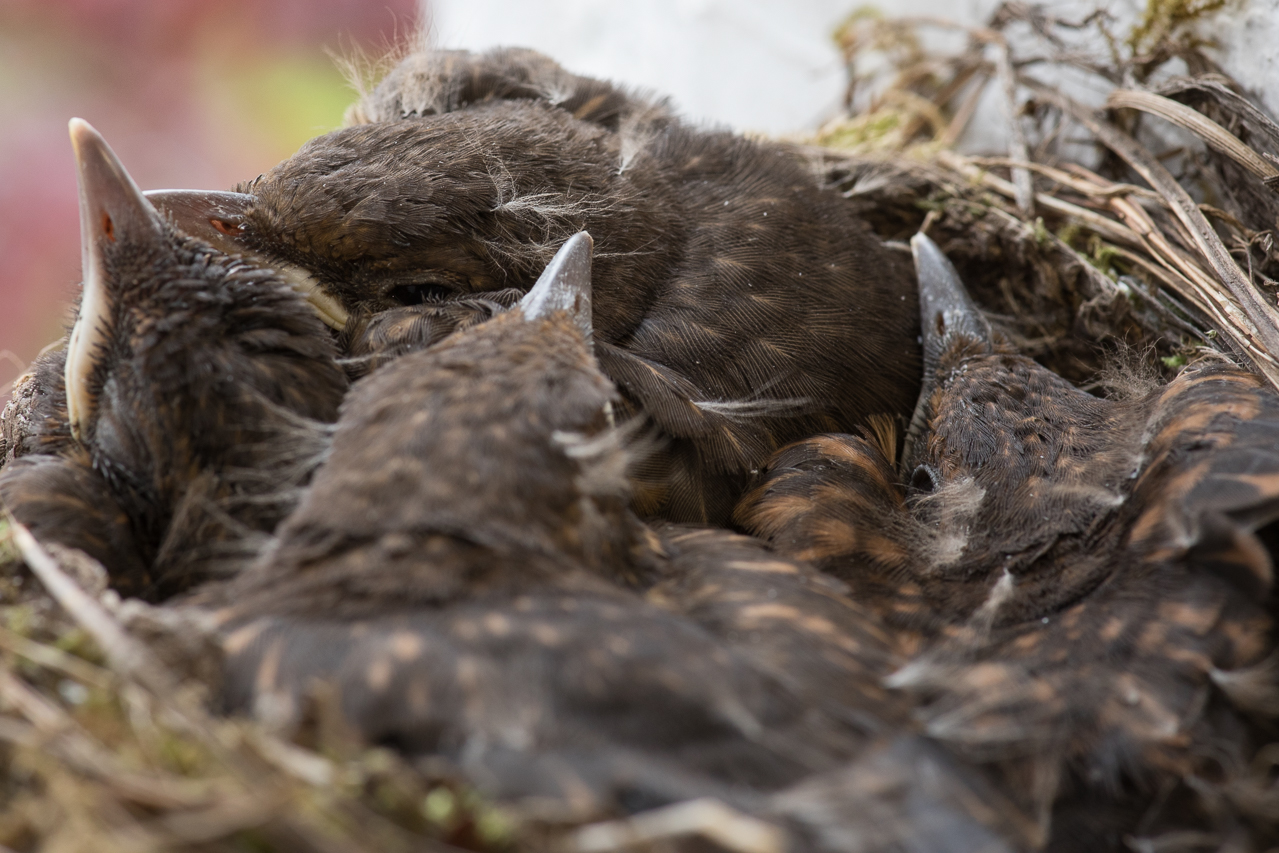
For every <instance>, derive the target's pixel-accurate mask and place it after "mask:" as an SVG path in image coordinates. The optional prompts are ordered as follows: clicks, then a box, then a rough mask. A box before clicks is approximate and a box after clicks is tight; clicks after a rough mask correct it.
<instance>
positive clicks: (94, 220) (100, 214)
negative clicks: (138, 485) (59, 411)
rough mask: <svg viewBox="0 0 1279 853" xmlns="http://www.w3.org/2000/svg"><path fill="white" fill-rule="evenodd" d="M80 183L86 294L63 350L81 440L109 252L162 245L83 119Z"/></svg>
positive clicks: (150, 212) (102, 323) (152, 214)
mask: <svg viewBox="0 0 1279 853" xmlns="http://www.w3.org/2000/svg"><path fill="white" fill-rule="evenodd" d="M69 129H70V131H71V147H72V148H73V149H74V150H75V159H76V174H77V177H78V179H79V184H80V262H81V266H82V268H83V271H82V274H83V277H84V285H83V286H84V293H83V294H82V296H81V298H80V313H79V316H78V317H77V318H76V323H75V326H74V327H73V328H72V330H71V340H70V342H69V343H68V345H67V366H66V385H67V417H68V420H69V421H70V427H71V434H72V435H73V436H75V437H76V438H77V439H79V438H80V436H81V434H82V431H83V427H84V426H85V424H86V423H87V421H88V419H89V416H90V415H91V414H92V412H93V409H94V408H95V406H96V403H97V400H96V396H95V395H94V394H93V393H92V391H91V389H90V388H89V380H90V377H91V375H92V373H93V367H94V364H95V363H96V360H97V359H98V358H99V357H100V355H101V353H102V352H103V351H104V349H105V347H106V341H107V338H108V337H109V335H110V334H111V322H112V321H111V317H112V309H113V305H112V296H111V294H110V292H109V291H108V288H107V263H106V258H107V254H108V252H110V251H112V250H113V247H126V246H127V247H130V250H134V251H136V250H137V249H145V248H146V247H147V246H149V245H155V244H156V243H157V242H160V241H163V240H164V236H165V229H164V223H163V221H162V220H161V219H160V216H159V214H158V213H156V211H155V208H153V207H152V206H151V204H150V203H149V202H148V201H147V200H146V198H145V197H144V196H143V195H142V192H141V191H140V190H139V189H138V187H137V185H136V184H134V183H133V179H132V178H130V177H129V173H128V172H126V171H125V170H124V166H122V165H120V161H119V159H118V158H117V157H116V156H115V153H114V152H113V151H112V150H111V147H110V146H109V145H107V143H106V140H104V139H103V138H102V135H101V134H99V133H98V132H97V131H96V130H94V129H93V128H92V127H91V126H90V125H89V123H88V122H86V121H84V120H83V119H78V118H73V119H71V123H70V127H69Z"/></svg>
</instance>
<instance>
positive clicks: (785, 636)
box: [203, 235, 1030, 851]
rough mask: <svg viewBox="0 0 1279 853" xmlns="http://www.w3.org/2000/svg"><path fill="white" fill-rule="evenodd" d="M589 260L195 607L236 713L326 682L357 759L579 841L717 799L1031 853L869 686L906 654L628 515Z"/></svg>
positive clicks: (338, 452) (544, 293) (425, 395)
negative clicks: (674, 807) (382, 759)
mask: <svg viewBox="0 0 1279 853" xmlns="http://www.w3.org/2000/svg"><path fill="white" fill-rule="evenodd" d="M588 249H589V241H588V238H586V237H585V235H581V236H579V237H575V238H573V240H570V241H569V243H568V244H567V245H566V246H565V248H564V249H563V250H562V251H561V253H560V254H559V255H558V256H557V260H556V262H554V263H553V264H552V266H551V267H550V268H549V269H548V270H547V272H546V273H545V274H544V276H543V277H542V279H541V280H540V283H539V284H538V285H537V286H536V287H535V288H534V289H533V290H531V291H530V292H529V294H528V295H527V296H526V297H525V298H524V299H523V300H522V301H521V303H520V305H519V306H517V307H516V308H514V309H512V310H511V311H509V312H506V313H504V314H502V315H500V316H498V317H496V318H494V319H493V320H490V321H488V322H487V323H484V324H482V325H479V326H476V327H474V328H471V329H469V330H466V331H464V332H460V333H458V334H457V335H455V336H453V337H450V338H449V339H448V340H445V341H443V342H442V343H440V344H438V345H436V346H435V347H433V348H431V349H429V350H426V351H422V352H416V353H411V354H408V355H405V356H403V357H401V358H399V359H398V360H396V361H395V362H394V363H392V364H390V365H388V366H386V367H385V368H383V369H381V370H380V371H378V372H377V373H376V374H374V375H373V376H371V377H369V378H368V379H367V380H365V381H364V382H362V383H360V384H359V385H358V386H357V387H356V388H355V389H354V390H353V391H352V393H351V397H350V399H349V400H348V401H347V402H346V403H345V404H344V407H343V414H342V417H341V419H340V420H339V423H338V427H337V431H336V434H335V437H334V441H333V448H332V453H331V456H330V457H329V459H328V461H327V462H326V463H325V465H324V467H323V468H321V469H320V471H319V472H318V473H317V475H316V477H315V480H314V482H313V485H312V486H311V489H310V491H309V492H308V494H307V496H306V497H305V498H304V500H303V502H302V503H301V504H300V505H299V507H298V509H297V510H296V511H295V513H294V514H293V515H292V516H291V517H290V518H289V519H288V520H287V521H286V522H284V524H282V525H281V527H280V528H279V532H278V543H277V544H276V545H275V546H274V547H273V548H272V549H269V550H268V551H266V552H264V553H263V555H262V556H261V558H260V559H259V562H258V563H257V564H256V565H255V566H254V567H253V568H252V569H250V570H249V571H247V572H245V573H244V574H242V575H240V576H239V577H237V578H235V579H234V580H232V581H231V582H230V583H229V584H227V585H225V586H222V587H215V588H209V589H207V590H206V591H205V592H204V593H203V602H204V603H205V604H206V605H210V606H217V607H219V608H220V609H219V610H218V611H217V613H218V615H217V619H218V620H219V622H220V623H221V625H222V626H223V628H222V630H223V631H224V636H225V641H224V645H225V649H226V652H227V665H226V701H227V706H228V708H229V709H231V710H255V711H256V712H257V713H258V714H259V715H264V716H267V717H271V718H274V719H276V720H278V721H282V722H285V723H287V722H290V721H293V720H296V719H297V718H298V717H299V716H300V715H302V713H303V711H304V703H305V702H306V701H307V697H308V695H309V694H310V692H311V691H312V690H313V689H314V686H315V684H316V683H323V682H327V683H328V684H330V685H331V686H332V688H333V692H332V693H331V694H330V695H332V696H335V697H336V702H337V705H338V706H339V707H340V708H341V711H342V714H343V716H344V718H345V719H346V720H347V721H348V722H350V723H351V724H352V726H353V727H354V728H355V730H356V731H358V732H359V733H361V734H362V735H363V736H364V737H366V738H367V739H369V740H372V741H374V742H381V743H386V744H390V745H394V746H396V747H397V748H399V749H401V750H403V751H405V752H407V753H409V754H410V755H416V756H425V755H435V756H442V757H444V758H446V759H448V760H450V761H451V762H453V763H454V765H455V766H456V767H457V768H458V769H459V770H460V771H461V772H462V773H463V774H464V775H466V777H467V778H469V779H470V780H471V781H472V782H474V783H475V784H478V785H480V786H481V787H482V788H484V789H485V790H487V791H488V792H489V793H490V794H492V795H493V796H496V797H498V798H501V799H503V800H508V801H515V802H517V803H518V802H521V801H524V800H526V799H530V798H531V799H536V800H538V801H539V802H541V803H542V808H543V809H544V808H545V807H546V804H547V803H555V804H558V805H559V807H560V808H562V809H564V815H565V818H566V819H571V820H585V819H598V818H600V817H607V816H610V815H616V814H619V813H627V812H633V811H637V810H641V809H647V808H653V807H659V806H663V805H666V804H671V803H676V802H681V801H685V800H690V799H695V798H704V797H713V798H716V799H719V800H721V801H722V802H724V803H727V804H730V805H731V806H733V807H735V808H737V809H739V810H743V811H747V812H749V813H751V814H754V815H757V816H760V817H763V818H765V819H766V820H768V821H769V822H771V823H773V824H774V825H775V827H780V828H782V829H783V830H784V831H785V832H786V833H787V834H788V836H789V837H791V838H792V839H793V841H792V843H793V845H794V849H814V850H856V849H871V848H876V847H882V846H883V845H884V844H888V843H902V844H905V843H907V842H910V843H913V844H915V845H916V846H917V847H919V848H920V849H937V850H955V851H959V850H979V849H990V850H1011V849H1018V848H1020V847H1022V846H1024V844H1023V843H1022V841H1023V840H1024V839H1025V837H1026V836H1027V834H1028V832H1029V831H1028V830H1027V829H1026V825H1027V824H1029V823H1030V822H1029V821H1026V820H1024V819H1019V817H1018V813H1017V811H1016V809H1015V808H1013V807H1008V808H1003V807H1002V806H1003V805H1005V804H1006V798H1005V797H1003V795H1001V794H1000V792H999V791H998V790H997V789H996V788H995V787H994V786H993V784H992V782H991V780H989V779H987V778H986V777H985V776H984V775H983V774H982V773H981V772H980V771H977V770H974V769H972V768H968V767H965V766H963V765H962V764H961V763H960V762H957V761H956V760H955V759H954V757H953V756H950V755H949V754H948V753H946V751H945V750H944V749H942V748H940V747H938V746H937V745H936V744H933V743H931V742H930V741H928V739H927V738H924V737H921V736H920V735H919V734H918V733H917V732H916V730H915V724H914V723H913V722H912V721H911V720H910V716H909V707H908V706H907V705H906V704H905V703H904V701H903V699H902V698H901V696H899V695H893V694H891V693H890V691H887V690H885V689H884V688H883V687H882V685H881V684H880V680H881V679H882V677H883V676H884V674H886V673H887V672H890V671H892V670H893V669H895V668H897V667H898V666H899V665H900V663H901V662H902V658H901V656H900V655H899V654H898V653H897V650H896V649H895V647H894V642H893V638H892V636H891V634H890V633H889V632H887V631H885V630H883V629H882V628H881V627H880V626H879V625H878V622H877V620H876V619H875V617H874V616H873V615H871V614H869V613H868V612H866V611H865V610H864V609H862V608H860V607H859V606H858V605H857V604H855V603H854V602H852V601H850V600H849V599H848V598H847V597H846V596H845V595H844V588H843V585H842V584H840V583H839V582H838V581H835V580H833V579H831V578H827V577H823V576H821V575H820V574H818V573H816V572H814V571H812V570H811V569H809V568H808V567H806V566H804V565H802V564H799V563H795V562H793V561H786V560H781V559H778V558H777V557H776V556H775V555H773V554H771V553H770V552H768V550H767V549H766V548H765V547H764V546H763V545H762V544H761V543H760V542H758V541H756V540H751V539H748V538H746V537H742V536H736V535H734V534H731V533H727V532H722V531H707V530H685V529H679V528H666V529H663V530H661V531H657V532H654V531H651V530H649V529H647V528H645V527H644V526H642V525H640V524H639V523H638V521H637V520H636V519H635V518H634V517H633V516H632V515H631V514H630V511H629V510H628V509H627V502H626V492H627V481H626V477H625V467H626V461H627V460H626V453H625V449H624V442H623V440H622V439H623V434H624V429H623V431H622V432H619V431H618V430H617V429H614V428H610V427H609V419H610V417H611V413H610V409H611V404H612V403H614V402H616V394H615V390H614V388H613V386H612V385H611V383H609V382H608V381H607V379H606V378H605V377H604V376H603V374H602V373H601V372H600V371H599V369H598V368H597V367H596V365H595V362H594V358H593V357H592V355H591V351H590V340H591V326H590V318H591V316H592V309H591V304H590V289H589V270H590V266H591V265H590V258H589V251H588ZM645 588H647V592H644V590H645ZM920 777H922V778H925V779H927V780H929V781H928V782H927V783H925V782H920V781H919V778H920ZM872 780H875V781H872ZM975 803H982V804H994V805H993V806H986V805H983V806H982V807H980V808H975V807H974V804H975ZM917 812H924V813H926V816H923V815H921V814H919V813H917ZM711 814H712V815H713V814H715V813H714V812H712V813H711Z"/></svg>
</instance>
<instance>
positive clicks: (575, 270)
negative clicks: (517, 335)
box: [520, 231, 595, 342]
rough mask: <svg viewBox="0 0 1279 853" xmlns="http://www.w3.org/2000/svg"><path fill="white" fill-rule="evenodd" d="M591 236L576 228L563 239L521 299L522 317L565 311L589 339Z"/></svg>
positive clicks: (531, 318) (527, 317) (529, 317)
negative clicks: (575, 231) (572, 233)
mask: <svg viewBox="0 0 1279 853" xmlns="http://www.w3.org/2000/svg"><path fill="white" fill-rule="evenodd" d="M594 245H595V243H594V241H593V240H591V235H590V234H587V233H586V232H585V231H579V232H577V233H576V234H574V235H573V236H572V237H569V238H568V240H567V241H565V243H564V245H563V246H561V247H560V250H559V251H558V252H556V253H555V257H553V258H551V262H550V263H549V264H547V265H546V269H545V270H543V271H542V275H541V276H540V277H539V278H538V280H537V283H536V284H534V285H533V288H532V289H531V290H529V292H528V293H526V294H524V298H523V299H521V300H520V309H521V310H522V311H523V312H524V317H525V318H526V319H529V320H533V319H536V318H539V317H545V316H548V315H550V314H552V313H554V312H556V311H567V312H568V314H569V316H570V317H572V318H573V322H574V323H576V324H577V326H578V328H580V329H581V330H582V333H583V334H584V335H586V340H587V341H588V342H589V341H590V340H591V334H592V331H593V326H592V324H591V250H592V248H593V247H594Z"/></svg>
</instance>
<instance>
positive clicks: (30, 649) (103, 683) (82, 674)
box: [0, 626, 115, 690]
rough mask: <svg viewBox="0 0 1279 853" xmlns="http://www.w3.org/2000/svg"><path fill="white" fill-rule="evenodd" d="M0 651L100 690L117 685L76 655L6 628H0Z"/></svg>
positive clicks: (105, 674)
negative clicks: (7, 652) (2, 650)
mask: <svg viewBox="0 0 1279 853" xmlns="http://www.w3.org/2000/svg"><path fill="white" fill-rule="evenodd" d="M0 649H4V650H5V651H9V652H13V653H14V654H15V655H18V656H19V657H24V658H26V659H27V660H29V661H31V662H32V663H35V664H39V665H40V666H42V667H45V668H46V669H52V670H55V671H57V672H60V673H62V674H63V675H67V676H70V677H71V678H74V679H75V680H76V681H80V682H83V683H84V684H88V685H90V686H92V687H97V688H98V689H100V690H110V689H111V687H112V686H113V685H114V683H115V682H114V680H113V679H112V678H111V674H110V673H109V672H107V671H106V670H104V669H102V668H100V667H96V666H94V665H93V664H91V663H89V662H87V661H85V660H83V659H82V658H78V657H76V656H75V655H72V654H67V653H66V652H64V651H62V649H59V648H56V647H54V646H46V645H44V644H43V643H37V642H34V641H33V640H28V639H27V638H26V637H24V636H22V635H21V634H17V633H14V632H13V631H10V630H9V629H8V628H5V627H4V626H0Z"/></svg>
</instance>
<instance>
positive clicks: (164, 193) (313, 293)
mask: <svg viewBox="0 0 1279 853" xmlns="http://www.w3.org/2000/svg"><path fill="white" fill-rule="evenodd" d="M146 195H147V199H148V200H149V201H150V202H151V203H152V204H154V205H155V206H156V208H157V209H158V210H159V211H160V212H161V213H163V214H165V215H166V216H168V217H169V219H170V220H171V221H172V222H173V225H174V227H176V228H177V229H178V230H179V231H181V232H182V233H183V234H186V235H188V236H190V237H196V238H199V239H201V240H203V241H205V242H206V243H208V244H210V245H211V246H213V248H215V249H217V250H218V251H220V252H225V253H226V254H228V255H243V256H245V257H247V258H249V259H250V260H251V261H253V263H255V264H258V265H260V266H264V267H270V268H271V269H273V270H275V271H276V273H277V274H278V275H279V276H280V278H282V279H284V280H285V281H287V282H288V283H289V284H290V285H291V286H292V287H293V289H294V290H296V291H297V292H298V293H301V294H302V295H303V296H304V297H306V300H307V302H310V303H311V307H313V308H314V309H315V311H316V313H317V314H319V315H320V319H321V320H323V321H324V322H325V324H327V325H329V326H331V327H332V328H334V329H337V330H338V331H341V330H342V329H344V328H346V321H347V318H348V316H349V315H348V314H347V310H346V309H345V308H343V307H342V305H341V303H339V302H338V301H337V300H336V299H334V298H333V297H332V296H330V295H329V294H328V293H325V292H324V290H323V289H322V288H321V287H320V285H319V283H318V282H317V281H316V280H315V277H314V276H312V275H311V274H310V273H309V272H307V271H306V270H305V269H303V268H302V267H299V266H295V265H294V264H289V263H285V262H283V261H278V260H275V259H273V258H267V257H264V256H262V255H259V254H257V253H256V252H254V251H252V250H251V249H250V248H249V247H248V246H247V245H245V243H244V241H243V239H242V235H243V233H244V228H245V222H246V221H247V216H248V212H249V210H250V209H251V207H252V203H253V196H251V195H247V194H245V193H228V192H216V191H213V190H151V191H149V192H148V193H147V194H146Z"/></svg>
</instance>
